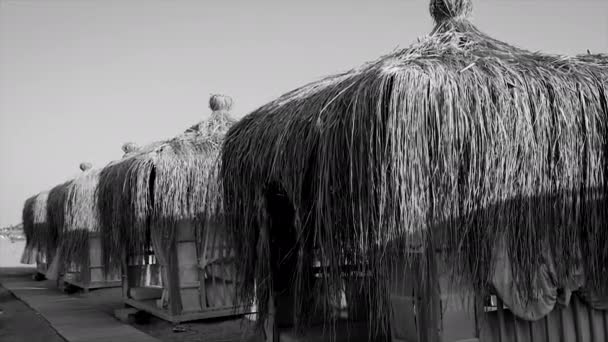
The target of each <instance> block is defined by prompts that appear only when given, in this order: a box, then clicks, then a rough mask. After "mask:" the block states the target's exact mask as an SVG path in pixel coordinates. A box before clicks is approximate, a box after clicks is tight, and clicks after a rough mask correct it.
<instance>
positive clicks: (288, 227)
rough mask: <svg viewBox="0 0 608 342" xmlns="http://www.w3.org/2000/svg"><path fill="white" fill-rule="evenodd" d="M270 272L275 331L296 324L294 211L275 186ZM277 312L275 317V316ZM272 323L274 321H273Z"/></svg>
mask: <svg viewBox="0 0 608 342" xmlns="http://www.w3.org/2000/svg"><path fill="white" fill-rule="evenodd" d="M265 197H266V206H267V213H268V222H267V224H268V228H267V229H268V233H269V241H270V251H269V253H270V265H269V266H270V269H271V272H272V273H271V274H272V283H271V287H270V288H271V293H270V296H271V298H270V299H269V305H270V310H271V316H274V319H275V320H274V322H273V324H275V325H276V327H277V328H278V327H291V326H293V324H294V295H295V294H294V291H293V286H292V284H293V282H294V280H295V279H294V278H293V275H294V273H295V272H294V270H295V269H296V267H297V254H298V253H297V249H296V245H297V235H296V230H295V224H294V223H295V222H294V219H295V210H294V207H293V205H292V203H291V201H290V200H289V198H288V196H287V194H286V193H285V191H284V190H283V189H282V188H281V187H280V186H279V185H276V184H273V185H271V186H269V188H268V189H267V191H266V195H265ZM272 311H274V315H272ZM270 319H271V320H272V319H273V317H270Z"/></svg>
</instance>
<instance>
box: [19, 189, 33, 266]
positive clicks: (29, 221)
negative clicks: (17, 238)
mask: <svg viewBox="0 0 608 342" xmlns="http://www.w3.org/2000/svg"><path fill="white" fill-rule="evenodd" d="M35 201H36V196H32V197H29V198H28V199H26V200H25V202H24V203H23V210H22V211H21V222H23V234H24V235H25V249H24V251H23V257H22V260H21V263H26V264H29V263H31V262H33V260H32V256H33V251H34V248H33V246H32V237H33V234H34V202H35Z"/></svg>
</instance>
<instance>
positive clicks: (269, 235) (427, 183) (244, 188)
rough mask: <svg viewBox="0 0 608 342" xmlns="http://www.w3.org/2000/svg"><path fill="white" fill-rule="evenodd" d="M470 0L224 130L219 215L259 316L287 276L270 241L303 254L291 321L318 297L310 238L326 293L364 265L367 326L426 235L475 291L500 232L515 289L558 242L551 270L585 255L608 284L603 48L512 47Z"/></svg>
mask: <svg viewBox="0 0 608 342" xmlns="http://www.w3.org/2000/svg"><path fill="white" fill-rule="evenodd" d="M467 3H468V4H467ZM469 5H470V1H465V0H451V1H448V0H443V1H442V0H433V1H432V2H431V11H432V13H433V16H434V18H435V20H436V22H437V24H436V27H435V28H434V30H433V31H432V33H431V34H430V35H429V36H427V37H425V38H423V39H421V40H420V41H419V42H418V43H416V44H414V45H412V46H410V47H409V48H406V49H403V50H399V51H396V52H394V53H391V54H389V55H386V56H383V57H381V58H379V59H378V60H376V61H373V62H370V63H367V64H365V65H363V66H361V67H359V68H356V69H353V70H351V71H348V72H345V73H342V74H339V75H335V76H331V77H327V78H325V79H323V80H321V81H318V82H315V83H311V84H308V85H306V86H304V87H301V88H299V89H296V90H294V91H292V92H289V93H287V94H285V95H283V96H281V97H280V98H278V99H277V100H275V101H272V102H270V103H268V104H266V105H264V106H262V107H261V108H259V109H257V110H255V111H254V112H253V113H251V114H249V115H247V116H246V117H244V118H243V119H242V120H240V121H239V123H237V124H236V125H234V126H233V127H232V128H231V129H230V131H229V132H228V134H227V136H226V140H225V143H224V147H223V150H222V157H221V158H222V166H221V171H220V172H221V173H220V180H221V183H222V185H223V191H224V206H225V210H226V213H227V220H228V222H227V226H228V228H229V229H230V231H231V235H232V238H233V241H234V243H235V247H236V254H237V257H236V258H237V260H240V261H241V262H240V263H237V265H236V266H237V272H236V274H237V275H239V276H240V277H241V278H240V279H239V283H240V286H241V288H240V291H241V295H242V296H243V297H245V298H248V299H250V300H252V299H253V298H254V296H255V298H256V300H257V303H258V310H259V312H260V315H261V316H262V319H260V321H263V317H264V316H265V315H266V314H267V310H268V308H267V307H266V303H267V300H268V298H269V294H270V293H271V292H272V291H273V287H274V286H275V284H273V281H272V279H273V275H274V276H276V273H277V272H283V273H284V272H287V271H285V269H284V268H283V269H282V271H281V268H280V267H281V266H280V265H279V266H277V263H279V264H280V263H281V262H283V261H277V260H273V258H272V251H273V250H276V249H278V248H284V249H286V250H288V251H290V252H288V254H290V255H291V257H292V258H295V261H294V263H293V264H292V266H293V265H295V268H291V269H289V271H288V272H291V273H290V274H293V277H292V280H291V281H292V284H291V286H293V288H295V289H296V293H295V295H294V298H295V303H294V307H295V308H296V313H295V316H296V317H301V316H302V315H303V314H304V310H305V309H304V307H305V306H306V303H307V301H310V298H311V297H312V296H314V293H313V290H311V289H309V288H308V287H307V286H306V281H307V277H309V275H308V274H307V272H309V271H308V269H307V267H306V266H302V265H305V264H306V260H309V259H310V256H309V255H310V254H311V253H312V252H311V250H310V249H311V246H312V247H314V248H317V249H318V252H317V254H318V255H319V257H320V259H321V260H322V261H323V262H324V263H326V264H327V267H328V271H327V272H328V276H327V277H325V278H323V283H324V284H323V286H324V287H325V288H326V289H329V291H326V293H335V291H333V290H332V289H338V288H340V286H341V284H342V279H341V272H340V267H341V266H342V265H345V264H353V263H354V264H357V265H361V266H360V267H362V268H364V270H365V271H369V272H371V273H372V274H373V276H372V277H371V279H372V280H371V282H372V284H369V288H368V292H369V293H370V301H371V313H372V318H371V320H372V321H373V323H374V324H375V326H376V327H386V326H387V324H388V323H387V320H388V316H387V313H388V312H389V311H390V310H389V308H388V306H387V305H388V304H387V299H386V284H385V283H384V282H386V281H387V279H388V278H390V276H391V274H392V273H391V272H393V273H394V270H395V267H393V266H395V265H391V261H392V260H396V259H398V258H397V256H398V255H399V254H406V256H407V252H406V250H407V248H408V246H411V245H414V244H419V243H424V244H439V243H441V244H442V247H444V249H445V250H447V253H448V255H449V261H450V264H451V265H452V266H453V270H454V272H455V274H457V275H458V276H459V281H461V282H462V283H464V284H466V285H468V286H472V287H473V288H474V289H475V290H476V291H477V292H478V293H485V291H487V286H488V285H489V284H488V283H489V279H490V278H491V275H492V271H493V270H492V263H493V255H492V251H493V249H494V246H495V243H496V241H498V240H499V238H500V237H501V236H505V235H506V236H507V237H508V238H507V240H508V241H509V248H508V250H509V252H510V258H511V259H512V261H513V262H512V264H513V267H514V269H515V270H514V271H515V272H516V274H517V275H518V281H519V283H518V284H517V285H518V286H520V287H521V288H522V289H524V290H529V291H531V290H532V287H531V286H530V284H531V283H532V281H533V280H532V279H531V278H533V275H534V273H535V270H537V269H538V267H539V264H540V263H541V262H542V260H541V251H544V250H546V248H547V246H550V248H551V252H552V254H553V256H554V258H555V260H556V261H557V262H556V263H557V265H556V266H557V274H558V275H559V277H558V278H559V279H557V282H559V283H564V282H567V278H568V277H569V275H570V273H571V272H572V269H573V268H575V267H576V266H578V265H579V264H580V263H582V264H583V266H584V269H585V272H586V275H587V282H588V283H589V284H592V286H593V287H594V288H595V289H597V290H604V291H605V290H608V277H606V274H607V273H606V272H607V271H608V270H607V269H606V265H608V229H606V226H607V224H608V217H607V215H608V210H606V209H605V208H606V207H607V206H606V201H607V195H608V101H607V93H608V55H605V54H596V55H584V56H578V57H565V56H555V55H545V54H541V53H538V52H529V51H526V50H523V49H520V48H516V47H514V46H512V45H509V44H506V43H503V42H500V41H498V40H496V39H493V38H491V37H489V36H487V35H485V34H484V33H482V32H480V31H479V30H478V29H477V28H476V27H475V26H474V25H473V24H471V23H470V22H469V21H468V20H467V19H466V15H465V14H466V13H467V12H468V11H469V8H470V7H469ZM277 198H279V199H280V200H277ZM277 201H279V202H282V203H287V204H288V209H289V210H291V211H293V212H292V213H287V214H285V213H286V212H287V211H289V210H285V209H282V210H277V209H276V208H277ZM590 203H595V204H594V205H591V204H590ZM277 211H279V213H277ZM281 212H283V214H281ZM282 216H283V217H282ZM438 226H440V227H441V229H439V230H436V229H430V228H433V227H438ZM434 232H438V233H434ZM439 233H440V234H441V235H443V238H442V239H438V238H437V236H434V235H437V234H439ZM284 235H288V236H287V238H285V237H284ZM290 236H291V237H290ZM281 239H282V240H281ZM395 241H399V242H400V243H398V244H397V246H399V247H398V248H389V246H394V244H395ZM431 247H432V246H431ZM435 247H438V246H435ZM576 250H580V251H581V254H582V256H581V257H582V258H579V257H578V256H577V252H576ZM307 258H308V259H307ZM406 259H407V258H406ZM273 272H274V274H273Z"/></svg>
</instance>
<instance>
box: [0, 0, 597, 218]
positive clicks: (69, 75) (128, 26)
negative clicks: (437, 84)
mask: <svg viewBox="0 0 608 342" xmlns="http://www.w3.org/2000/svg"><path fill="white" fill-rule="evenodd" d="M474 3H475V9H474V13H473V22H474V23H476V24H477V25H478V27H479V28H481V29H482V30H484V31H485V32H487V33H489V34H491V35H493V36H494V37H496V38H498V39H501V40H505V41H507V42H510V43H512V44H515V45H517V46H520V47H524V48H528V49H531V50H540V51H544V52H551V53H561V54H569V55H571V54H576V53H582V52H585V51H586V50H587V49H589V50H591V51H592V52H608V0H475V1H474ZM431 29H432V22H431V19H430V15H429V14H428V0H366V1H362V0H361V1H359V0H308V1H287V0H242V1H236V0H221V1H220V0H215V1H210V0H198V1H194V0H192V1H187V0H173V1H168V0H167V1H160V0H156V1H154V0H145V1H144V0H115V1H114V0H0V161H1V164H2V165H1V167H0V226H4V225H7V224H13V223H18V222H20V220H21V208H22V206H23V201H24V200H25V199H26V198H27V197H28V196H30V195H33V194H35V193H38V192H40V191H43V190H47V189H49V188H51V187H52V186H54V185H56V184H58V183H59V182H62V181H64V180H66V179H68V178H69V177H71V176H74V175H77V174H78V173H79V170H78V164H79V163H80V162H81V161H90V162H92V163H93V164H94V165H95V166H96V167H101V166H103V165H105V164H106V163H107V162H109V161H110V160H112V159H117V158H120V156H121V155H122V152H121V150H120V147H121V145H122V143H123V142H125V141H135V142H137V143H139V144H145V143H148V142H151V141H155V140H159V139H163V138H168V137H171V136H174V135H176V134H178V133H180V132H181V131H183V130H184V129H185V128H187V127H189V126H190V125H192V124H193V123H195V122H197V121H199V120H200V119H201V118H202V117H203V116H205V115H207V114H208V113H209V110H208V108H207V100H208V97H209V94H210V93H214V92H221V93H226V94H229V95H231V96H233V97H234V99H235V103H236V105H235V108H234V115H235V116H236V117H241V116H243V115H245V114H247V113H248V112H250V111H251V110H253V109H255V108H256V107H258V106H260V105H262V104H264V103H265V102H268V101H270V100H272V99H273V98H275V97H277V96H279V95H281V94H282V93H284V92H287V91H289V90H291V89H293V88H295V87H297V86H299V85H302V84H304V83H308V82H310V81H313V80H316V79H318V78H320V77H322V76H325V75H328V74H333V73H336V72H340V71H344V70H347V69H349V68H351V67H354V66H358V65H359V64H361V63H363V62H365V61H368V60H371V59H375V58H376V57H378V56H380V55H382V54H385V53H387V52H389V51H391V50H393V49H394V48H396V47H397V46H400V47H407V46H408V45H409V44H411V43H413V42H414V41H415V39H416V38H417V37H420V36H423V35H425V34H427V33H428V32H429V31H430V30H431Z"/></svg>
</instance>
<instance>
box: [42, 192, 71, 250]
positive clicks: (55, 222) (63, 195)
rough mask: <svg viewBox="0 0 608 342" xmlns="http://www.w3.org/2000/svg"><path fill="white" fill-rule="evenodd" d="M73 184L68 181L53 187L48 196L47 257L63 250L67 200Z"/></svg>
mask: <svg viewBox="0 0 608 342" xmlns="http://www.w3.org/2000/svg"><path fill="white" fill-rule="evenodd" d="M70 184H71V180H70V181H66V182H64V183H61V184H59V185H56V186H55V187H53V188H52V189H51V190H50V191H49V194H48V199H47V207H46V209H47V222H48V229H47V237H46V239H47V244H48V250H49V252H48V253H52V254H47V255H49V256H50V255H54V254H55V251H57V249H59V248H61V249H63V239H62V237H63V231H64V228H65V212H66V210H65V205H66V200H67V194H68V188H69V186H70Z"/></svg>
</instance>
